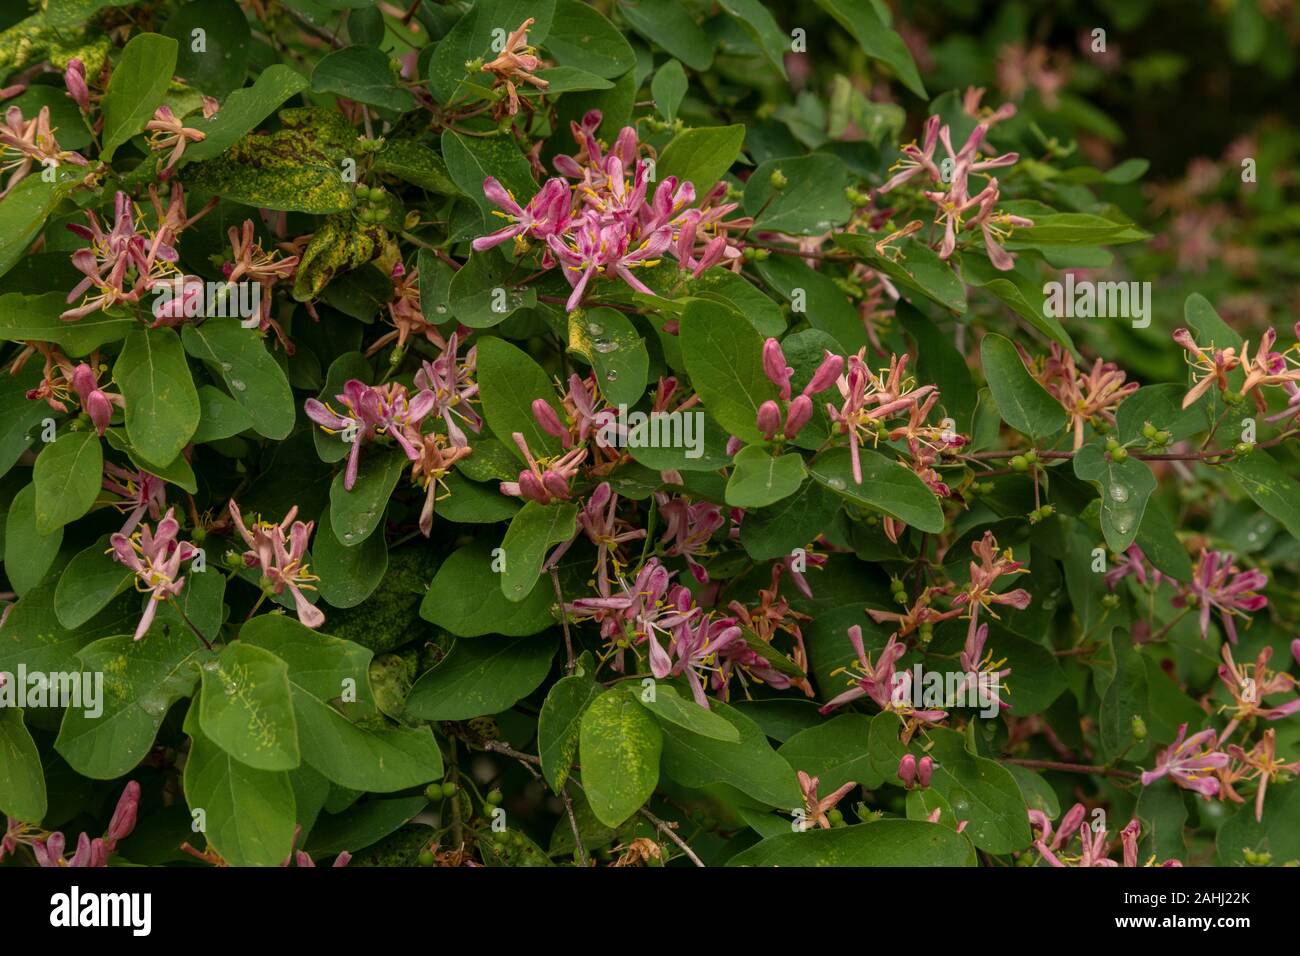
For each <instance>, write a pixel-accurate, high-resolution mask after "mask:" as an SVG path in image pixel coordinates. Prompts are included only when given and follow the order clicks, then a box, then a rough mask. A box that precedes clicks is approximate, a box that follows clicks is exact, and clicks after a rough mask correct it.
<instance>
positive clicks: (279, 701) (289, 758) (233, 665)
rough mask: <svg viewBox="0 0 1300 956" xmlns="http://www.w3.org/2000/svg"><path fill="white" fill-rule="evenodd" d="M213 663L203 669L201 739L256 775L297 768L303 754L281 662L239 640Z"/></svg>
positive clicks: (264, 651)
mask: <svg viewBox="0 0 1300 956" xmlns="http://www.w3.org/2000/svg"><path fill="white" fill-rule="evenodd" d="M214 664H215V666H214ZM214 664H209V665H207V666H205V667H204V668H203V694H202V701H203V705H202V708H201V709H200V711H199V715H200V718H201V720H202V724H203V733H204V735H205V736H206V737H208V738H209V739H210V740H212V741H213V742H214V743H216V744H217V745H218V746H219V747H221V748H222V749H223V750H225V751H226V752H227V753H229V754H230V755H231V756H232V757H234V758H235V759H236V760H238V761H239V762H241V763H244V764H247V765H248V766H250V767H254V768H256V769H258V770H292V769H293V768H294V767H297V766H298V765H299V764H300V763H301V762H302V754H301V752H300V751H299V749H298V724H297V721H296V720H295V719H294V712H293V701H292V699H291V698H290V695H289V668H288V666H287V665H286V664H285V662H284V661H282V660H280V659H279V658H278V657H276V656H275V655H274V654H272V653H271V652H270V651H267V650H263V649H262V648H260V647H255V646H253V645H251V644H246V643H244V642H242V641H240V642H238V643H235V644H230V645H228V646H227V647H226V648H225V649H224V650H223V651H222V652H221V655H220V657H218V658H217V660H216V661H215V662H214Z"/></svg>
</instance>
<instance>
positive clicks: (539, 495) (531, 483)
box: [519, 471, 551, 505]
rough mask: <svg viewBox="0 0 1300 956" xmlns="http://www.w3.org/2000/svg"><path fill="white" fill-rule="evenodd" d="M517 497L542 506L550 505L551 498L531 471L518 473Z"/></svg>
mask: <svg viewBox="0 0 1300 956" xmlns="http://www.w3.org/2000/svg"><path fill="white" fill-rule="evenodd" d="M519 496H520V497H521V498H527V499H528V500H530V501H536V502H538V503H539V504H543V505H549V504H550V503H551V496H550V495H549V494H547V493H546V489H545V488H544V487H542V482H541V480H540V479H539V478H538V477H537V476H536V475H534V474H533V473H532V472H531V471H521V472H520V473H519Z"/></svg>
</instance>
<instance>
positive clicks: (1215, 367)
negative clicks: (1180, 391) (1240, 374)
mask: <svg viewBox="0 0 1300 956" xmlns="http://www.w3.org/2000/svg"><path fill="white" fill-rule="evenodd" d="M1174 341H1175V342H1177V343H1178V344H1179V345H1181V346H1182V347H1183V350H1184V351H1185V352H1186V353H1187V355H1186V356H1185V359H1186V361H1187V364H1188V365H1189V366H1190V367H1191V368H1192V374H1193V375H1195V376H1199V379H1198V380H1197V382H1196V384H1195V385H1193V386H1192V388H1191V390H1190V391H1188V393H1187V394H1186V395H1185V396H1183V408H1187V407H1188V406H1189V405H1191V404H1193V403H1194V402H1195V401H1196V400H1197V399H1198V398H1200V397H1201V396H1202V395H1204V394H1205V393H1206V392H1208V391H1209V390H1210V388H1211V387H1217V388H1218V389H1219V391H1221V392H1226V391H1227V390H1228V373H1229V372H1231V371H1233V370H1234V369H1236V368H1239V367H1240V366H1241V358H1240V357H1239V356H1238V355H1237V350H1236V348H1226V349H1220V348H1215V347H1214V346H1213V345H1210V346H1207V347H1205V348H1202V347H1201V346H1199V345H1197V344H1196V340H1195V339H1193V338H1192V333H1191V332H1189V331H1187V329H1175V330H1174Z"/></svg>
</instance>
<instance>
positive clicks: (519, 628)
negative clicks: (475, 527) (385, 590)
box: [420, 542, 555, 637]
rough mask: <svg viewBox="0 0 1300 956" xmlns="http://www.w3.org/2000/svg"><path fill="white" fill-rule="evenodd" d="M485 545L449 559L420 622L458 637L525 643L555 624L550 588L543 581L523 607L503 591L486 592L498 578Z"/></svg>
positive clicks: (429, 593)
mask: <svg viewBox="0 0 1300 956" xmlns="http://www.w3.org/2000/svg"><path fill="white" fill-rule="evenodd" d="M493 560H494V559H493V555H492V553H491V549H489V548H488V546H487V544H486V543H482V542H478V543H474V544H469V545H466V546H465V547H463V548H460V549H458V550H456V551H453V552H452V553H451V554H450V555H448V556H447V560H446V561H444V562H443V563H442V567H440V568H438V573H437V574H436V575H434V578H433V583H432V584H430V585H429V590H428V591H427V592H426V593H425V595H424V599H423V600H422V601H421V603H420V617H422V618H424V619H425V620H426V621H431V622H432V623H434V624H436V625H438V626H439V627H443V628H446V629H447V630H448V631H450V632H451V633H453V634H455V635H456V636H457V637H479V636H481V635H483V634H504V635H506V636H508V637H525V636H527V635H529V634H536V633H537V632H538V631H542V630H545V629H546V628H547V627H549V626H550V625H552V624H553V623H555V619H554V617H553V616H552V614H551V606H552V605H553V604H554V603H555V593H554V591H553V589H552V587H551V582H550V581H547V580H538V582H537V584H536V586H534V588H533V589H532V591H531V592H529V594H528V597H527V598H525V599H524V600H523V601H519V602H516V601H512V600H510V599H508V598H507V597H506V596H505V595H504V594H503V593H502V592H501V589H500V588H496V587H484V586H483V584H484V582H485V581H489V580H491V576H492V575H495V574H498V573H499V572H497V571H494V570H492V563H493Z"/></svg>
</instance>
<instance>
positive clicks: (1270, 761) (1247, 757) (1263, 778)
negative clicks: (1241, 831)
mask: <svg viewBox="0 0 1300 956" xmlns="http://www.w3.org/2000/svg"><path fill="white" fill-rule="evenodd" d="M1228 755H1229V756H1230V757H1231V758H1232V759H1233V760H1235V761H1237V762H1238V763H1240V764H1241V765H1242V767H1241V769H1240V771H1239V772H1237V773H1234V774H1233V780H1232V782H1233V783H1235V782H1237V781H1239V780H1247V781H1251V780H1253V781H1257V788H1256V790H1255V819H1256V820H1257V821H1260V822H1262V821H1263V819H1264V796H1265V794H1266V793H1267V792H1268V785H1269V784H1270V783H1274V782H1276V781H1277V780H1278V778H1279V777H1282V779H1288V778H1287V777H1284V776H1283V775H1284V774H1290V775H1294V774H1297V773H1300V760H1296V761H1292V762H1291V763H1286V762H1285V761H1282V760H1279V759H1278V757H1277V731H1276V730H1275V729H1274V728H1272V727H1269V728H1268V729H1267V730H1265V731H1264V733H1263V736H1261V738H1260V739H1259V742H1258V743H1256V744H1255V746H1254V747H1252V748H1251V749H1250V750H1249V751H1247V750H1244V749H1242V748H1241V747H1239V746H1237V745H1236V744H1229V746H1228ZM1234 795H1235V792H1234Z"/></svg>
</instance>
